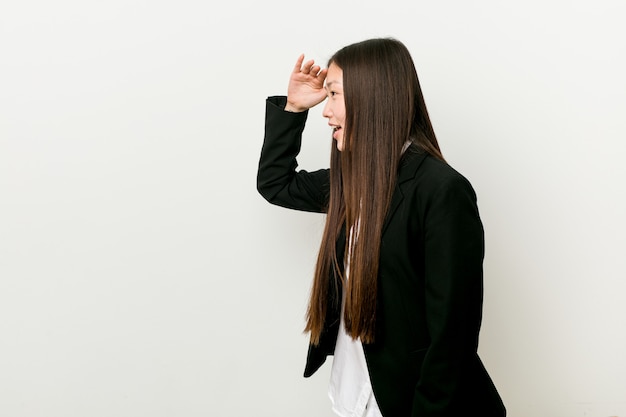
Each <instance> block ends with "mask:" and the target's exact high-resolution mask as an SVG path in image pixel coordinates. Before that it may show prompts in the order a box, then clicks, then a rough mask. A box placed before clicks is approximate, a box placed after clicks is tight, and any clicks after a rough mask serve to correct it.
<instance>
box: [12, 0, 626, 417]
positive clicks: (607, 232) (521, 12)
mask: <svg viewBox="0 0 626 417" xmlns="http://www.w3.org/2000/svg"><path fill="white" fill-rule="evenodd" d="M625 13H626V6H625V3H624V2H623V1H621V0H615V1H610V0H594V1H591V0H588V1H565V0H563V1H546V0H543V1H538V0H532V1H525V2H517V3H516V4H515V5H513V4H512V3H510V2H501V1H495V0H491V1H487V0H485V1H460V0H459V1H439V2H434V1H433V2H419V1H416V2H408V1H400V0H388V1H384V2H376V3H374V2H371V1H369V2H362V1H361V2H357V1H349V2H348V1H339V0H337V1H335V2H330V1H325V0H322V1H319V2H317V3H313V2H293V1H286V0H284V1H283V0H269V1H264V2H256V1H251V0H249V1H230V2H219V4H216V3H215V2H207V1H184V0H183V1H176V2H174V1H152V2H149V1H135V0H124V1H121V0H109V1H106V2H104V1H102V2H94V1H72V0H59V1H55V2H48V1H43V0H25V1H19V2H17V1H14V2H9V1H5V2H3V3H2V5H0V416H10V417H40V416H41V417H84V416H90V417H99V416H115V417H123V416H132V417H136V416H150V417H159V416H168V417H169V416H186V417H192V416H218V415H219V416H248V415H253V416H259V417H263V416H293V415H298V416H305V417H306V416H310V417H314V416H316V417H319V416H328V417H330V416H331V412H330V408H329V403H328V399H327V397H326V383H327V377H328V368H329V367H325V368H323V369H322V371H320V373H319V374H316V375H315V376H314V377H313V378H311V379H309V380H306V379H304V378H302V371H303V366H304V359H305V354H306V344H307V340H306V337H305V336H304V335H302V333H301V330H302V327H303V315H304V311H305V305H306V300H307V295H308V290H309V283H310V278H311V274H312V268H313V263H314V261H315V256H316V251H317V247H318V243H319V236H320V233H321V226H322V224H323V217H321V216H319V215H313V214H305V213H298V212H291V211H288V210H284V209H281V208H277V207H273V206H270V205H269V204H267V203H266V202H265V201H264V200H262V198H261V197H260V196H259V195H258V194H257V193H256V190H255V175H256V164H257V158H258V154H259V150H260V146H261V142H262V137H263V116H264V99H265V98H266V96H268V95H274V94H284V93H285V90H286V84H287V78H288V75H289V71H290V70H291V68H292V65H293V62H294V61H295V58H296V57H297V56H298V54H300V53H301V52H304V53H306V54H307V55H308V56H312V57H315V58H317V59H319V60H321V61H325V60H326V59H327V58H328V57H329V56H330V55H331V54H332V53H333V52H334V51H335V50H336V49H338V48H339V47H341V46H343V45H345V44H348V43H351V42H354V41H359V40H363V39H366V38H369V37H374V36H394V37H397V38H398V39H400V40H402V41H403V42H404V43H405V44H406V45H407V46H408V47H409V49H410V50H411V51H412V53H413V55H414V58H415V61H416V64H417V66H418V72H419V74H420V78H421V82H422V86H423V89H424V93H425V97H426V101H427V104H428V106H429V109H430V112H431V117H432V120H433V123H434V125H435V129H436V131H437V133H438V137H439V140H440V143H441V145H442V148H443V151H444V154H445V155H446V157H447V159H448V161H449V162H451V164H452V165H453V166H455V167H456V168H457V169H459V170H460V171H461V172H463V173H464V174H465V175H466V176H467V177H468V178H469V179H470V180H471V181H472V183H473V185H474V187H475V189H476V190H477V193H478V197H479V206H480V209H481V212H482V217H483V221H484V224H485V228H486V238H487V257H486V261H485V269H486V278H485V284H486V294H485V295H486V301H485V318H484V326H483V332H482V337H481V346H480V352H481V355H482V357H483V359H484V362H485V363H486V365H487V367H488V368H489V370H490V372H491V374H492V376H493V378H494V380H495V382H496V384H497V386H498V387H499V389H500V391H501V393H502V396H503V398H504V400H505V402H506V404H507V406H508V409H509V415H510V416H513V417H526V416H549V417H579V416H580V417H582V416H587V417H608V416H620V417H623V416H626V356H625V355H624V352H626V330H625V329H626V283H625V280H624V278H626V256H625V255H624V252H625V249H626V220H625V216H624V214H625V213H626V185H625V182H626V165H625V164H624V159H625V157H626V146H625V144H624V140H625V139H626V117H625V114H626V82H625V76H624V74H626V54H625V52H626V50H625V49H626V48H625V43H624V39H626V29H625V26H624V24H623V21H624V17H625ZM309 120H310V122H309V125H308V130H307V131H306V143H305V145H304V149H303V155H302V158H301V166H302V167H303V168H307V169H314V168H318V167H322V166H326V165H327V154H328V150H329V145H330V143H329V141H330V139H329V132H328V129H327V126H326V122H325V121H324V120H323V119H322V117H321V115H320V109H314V110H312V112H311V115H310V118H309Z"/></svg>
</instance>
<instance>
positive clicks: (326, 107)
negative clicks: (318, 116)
mask: <svg viewBox="0 0 626 417" xmlns="http://www.w3.org/2000/svg"><path fill="white" fill-rule="evenodd" d="M332 115H333V113H332V112H331V111H330V100H327V101H326V104H324V110H322V116H323V117H326V118H328V119H330V117H331V116H332Z"/></svg>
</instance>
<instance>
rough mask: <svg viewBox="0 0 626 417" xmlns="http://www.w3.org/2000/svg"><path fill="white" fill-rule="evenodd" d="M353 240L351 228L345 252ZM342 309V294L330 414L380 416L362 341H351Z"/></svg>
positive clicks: (332, 373)
mask: <svg viewBox="0 0 626 417" xmlns="http://www.w3.org/2000/svg"><path fill="white" fill-rule="evenodd" d="M357 227H358V223H357ZM353 238H354V236H353V233H352V229H351V230H350V239H349V243H348V245H349V246H348V251H349V250H350V248H351V247H352V245H351V243H352V240H353ZM348 259H349V256H348ZM345 269H346V279H347V277H348V272H349V269H350V268H349V265H348V264H346V268H345ZM344 308H345V295H344V297H343V300H342V303H341V322H340V324H339V333H338V335H337V344H336V345H335V353H334V358H333V367H332V370H331V373H330V386H329V388H328V396H329V397H330V401H331V402H332V404H333V411H334V412H335V413H336V414H337V415H339V416H340V417H382V414H381V412H380V410H379V408H378V404H377V403H376V398H374V392H373V391H372V383H371V381H370V375H369V372H368V370H367V363H366V362H365V352H364V351H363V345H362V344H361V340H360V339H357V340H354V339H352V337H351V336H350V335H348V333H347V332H346V328H345V324H344V320H343V312H344Z"/></svg>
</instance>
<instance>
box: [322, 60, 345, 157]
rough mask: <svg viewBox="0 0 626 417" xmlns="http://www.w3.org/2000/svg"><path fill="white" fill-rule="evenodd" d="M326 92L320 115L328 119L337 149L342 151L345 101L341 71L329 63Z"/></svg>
mask: <svg viewBox="0 0 626 417" xmlns="http://www.w3.org/2000/svg"><path fill="white" fill-rule="evenodd" d="M326 94H327V95H328V100H327V101H326V105H325V106H324V111H323V112H322V115H323V116H324V117H326V118H327V119H328V125H329V126H330V127H331V128H332V129H333V138H334V139H335V140H336V141H337V149H338V150H339V151H343V149H344V136H343V131H344V130H343V128H344V127H345V123H346V103H345V101H344V96H343V71H342V70H341V68H339V67H338V66H337V65H335V64H330V66H329V67H328V73H327V74H326Z"/></svg>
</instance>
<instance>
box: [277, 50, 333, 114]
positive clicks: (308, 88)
mask: <svg viewBox="0 0 626 417" xmlns="http://www.w3.org/2000/svg"><path fill="white" fill-rule="evenodd" d="M303 61H304V54H302V55H300V56H299V57H298V60H297V61H296V65H295V66H294V68H293V72H292V73H291V77H289V86H288V88H287V105H286V106H285V110H287V111H291V112H302V111H305V110H307V109H310V108H311V107H313V106H315V105H317V104H319V103H321V102H322V101H324V99H325V98H326V90H325V89H324V80H325V79H326V73H327V72H328V70H327V69H326V68H324V69H322V68H321V67H320V66H319V65H316V64H315V62H314V61H313V60H312V59H311V60H309V61H307V62H305V63H304V65H303V64H302V62H303Z"/></svg>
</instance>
